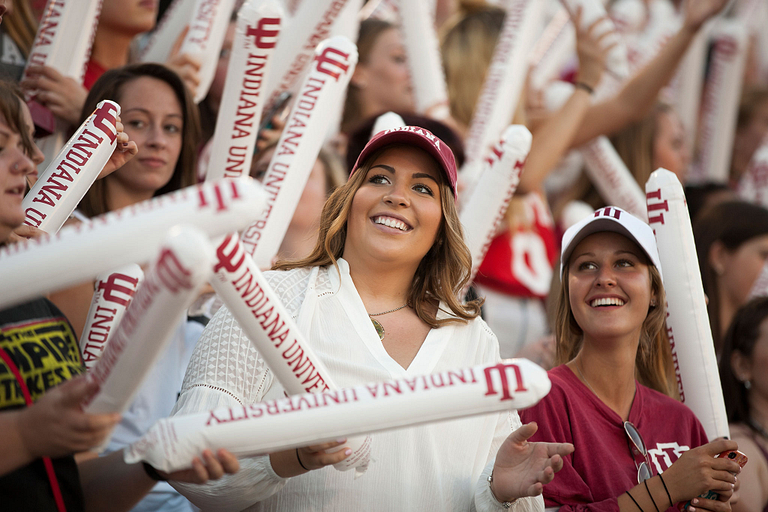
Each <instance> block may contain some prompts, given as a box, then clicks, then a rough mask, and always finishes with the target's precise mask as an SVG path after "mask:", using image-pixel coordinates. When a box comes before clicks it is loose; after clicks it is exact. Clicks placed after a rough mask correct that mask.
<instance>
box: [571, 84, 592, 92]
mask: <svg viewBox="0 0 768 512" xmlns="http://www.w3.org/2000/svg"><path fill="white" fill-rule="evenodd" d="M573 86H574V87H576V88H577V89H584V90H585V91H587V92H588V93H589V94H590V95H592V94H594V93H595V89H594V88H592V87H590V86H589V85H587V84H585V83H584V82H576V83H575V84H573Z"/></svg>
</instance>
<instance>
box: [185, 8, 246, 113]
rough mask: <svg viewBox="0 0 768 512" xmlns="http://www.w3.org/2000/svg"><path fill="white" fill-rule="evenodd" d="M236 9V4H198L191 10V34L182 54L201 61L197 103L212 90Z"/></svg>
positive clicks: (186, 38)
mask: <svg viewBox="0 0 768 512" xmlns="http://www.w3.org/2000/svg"><path fill="white" fill-rule="evenodd" d="M234 6H235V0H217V1H215V2H212V1H211V0H197V2H195V6H194V7H193V8H192V17H191V19H190V21H189V30H188V31H187V35H186V36H184V41H183V42H182V43H181V50H179V53H181V54H184V53H186V54H188V55H192V56H195V57H197V58H198V59H199V60H200V82H199V83H198V84H197V88H196V89H195V98H194V99H195V103H200V102H201V101H202V100H203V98H205V96H206V95H207V94H208V89H210V87H211V83H212V82H213V75H214V74H215V73H216V66H217V65H218V64H219V53H221V45H222V44H224V36H225V35H226V34H227V26H228V25H229V18H230V17H231V16H232V9H233V8H234Z"/></svg>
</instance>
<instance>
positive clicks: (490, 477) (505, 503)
mask: <svg viewBox="0 0 768 512" xmlns="http://www.w3.org/2000/svg"><path fill="white" fill-rule="evenodd" d="M492 482H493V470H491V474H490V475H488V490H489V491H491V496H493V499H495V500H496V501H497V502H498V503H499V504H500V505H501V506H502V507H504V508H505V509H507V508H509V507H511V506H512V503H514V502H515V500H512V501H501V500H500V499H499V498H497V497H496V495H495V494H493V489H492V488H491V483H492Z"/></svg>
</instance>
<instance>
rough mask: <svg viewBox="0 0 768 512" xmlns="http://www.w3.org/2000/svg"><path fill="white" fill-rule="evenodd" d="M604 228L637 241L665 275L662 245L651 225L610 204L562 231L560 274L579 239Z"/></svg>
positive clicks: (561, 274)
mask: <svg viewBox="0 0 768 512" xmlns="http://www.w3.org/2000/svg"><path fill="white" fill-rule="evenodd" d="M603 231H611V232H613V233H619V234H620V235H624V236H625V237H627V238H629V239H630V240H632V241H633V242H635V243H636V244H637V245H639V246H640V247H641V248H642V249H643V251H645V254H646V256H648V259H649V260H650V261H651V263H653V265H654V266H655V267H656V269H657V270H658V271H659V275H662V273H661V260H660V259H659V249H658V248H657V247H656V236H655V235H654V234H653V230H652V229H651V227H650V226H649V225H648V224H646V223H645V222H643V221H642V220H640V219H638V218H637V217H635V216H634V215H632V214H631V213H629V212H627V211H625V210H622V209H621V208H617V207H616V206H607V207H605V208H600V209H599V210H595V213H593V214H592V215H590V216H589V217H587V218H586V219H584V220H582V221H580V222H577V223H576V224H574V225H573V226H571V227H570V228H568V230H567V231H566V232H565V234H564V235H563V245H562V247H563V248H562V250H561V252H560V277H561V278H562V277H563V269H564V268H565V266H564V265H565V263H566V262H567V261H568V258H570V257H571V253H572V252H573V250H574V249H575V248H576V246H577V245H579V242H581V241H582V240H584V239H585V238H586V237H588V236H589V235H591V234H593V233H600V232H603ZM662 279H663V275H662Z"/></svg>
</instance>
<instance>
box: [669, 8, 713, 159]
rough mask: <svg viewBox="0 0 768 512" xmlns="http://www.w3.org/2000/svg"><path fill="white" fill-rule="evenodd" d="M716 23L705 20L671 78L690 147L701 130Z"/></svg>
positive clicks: (675, 99)
mask: <svg viewBox="0 0 768 512" xmlns="http://www.w3.org/2000/svg"><path fill="white" fill-rule="evenodd" d="M712 23H714V22H713V21H708V22H707V23H705V24H704V26H703V27H702V28H701V29H700V30H699V33H698V34H696V36H694V38H693V41H692V42H691V44H690V46H689V47H688V51H686V52H685V57H683V60H682V62H681V63H680V66H679V67H678V70H677V72H676V73H675V77H674V78H673V79H672V82H671V89H672V96H673V103H674V106H675V111H676V112H677V114H678V115H679V116H680V121H681V122H682V123H683V126H684V127H685V135H686V138H687V139H688V147H690V148H692V147H694V146H695V143H696V133H697V132H698V131H699V110H700V109H701V95H702V87H703V85H704V71H705V69H706V67H707V66H706V62H707V53H708V46H709V32H710V31H711V29H712Z"/></svg>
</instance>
